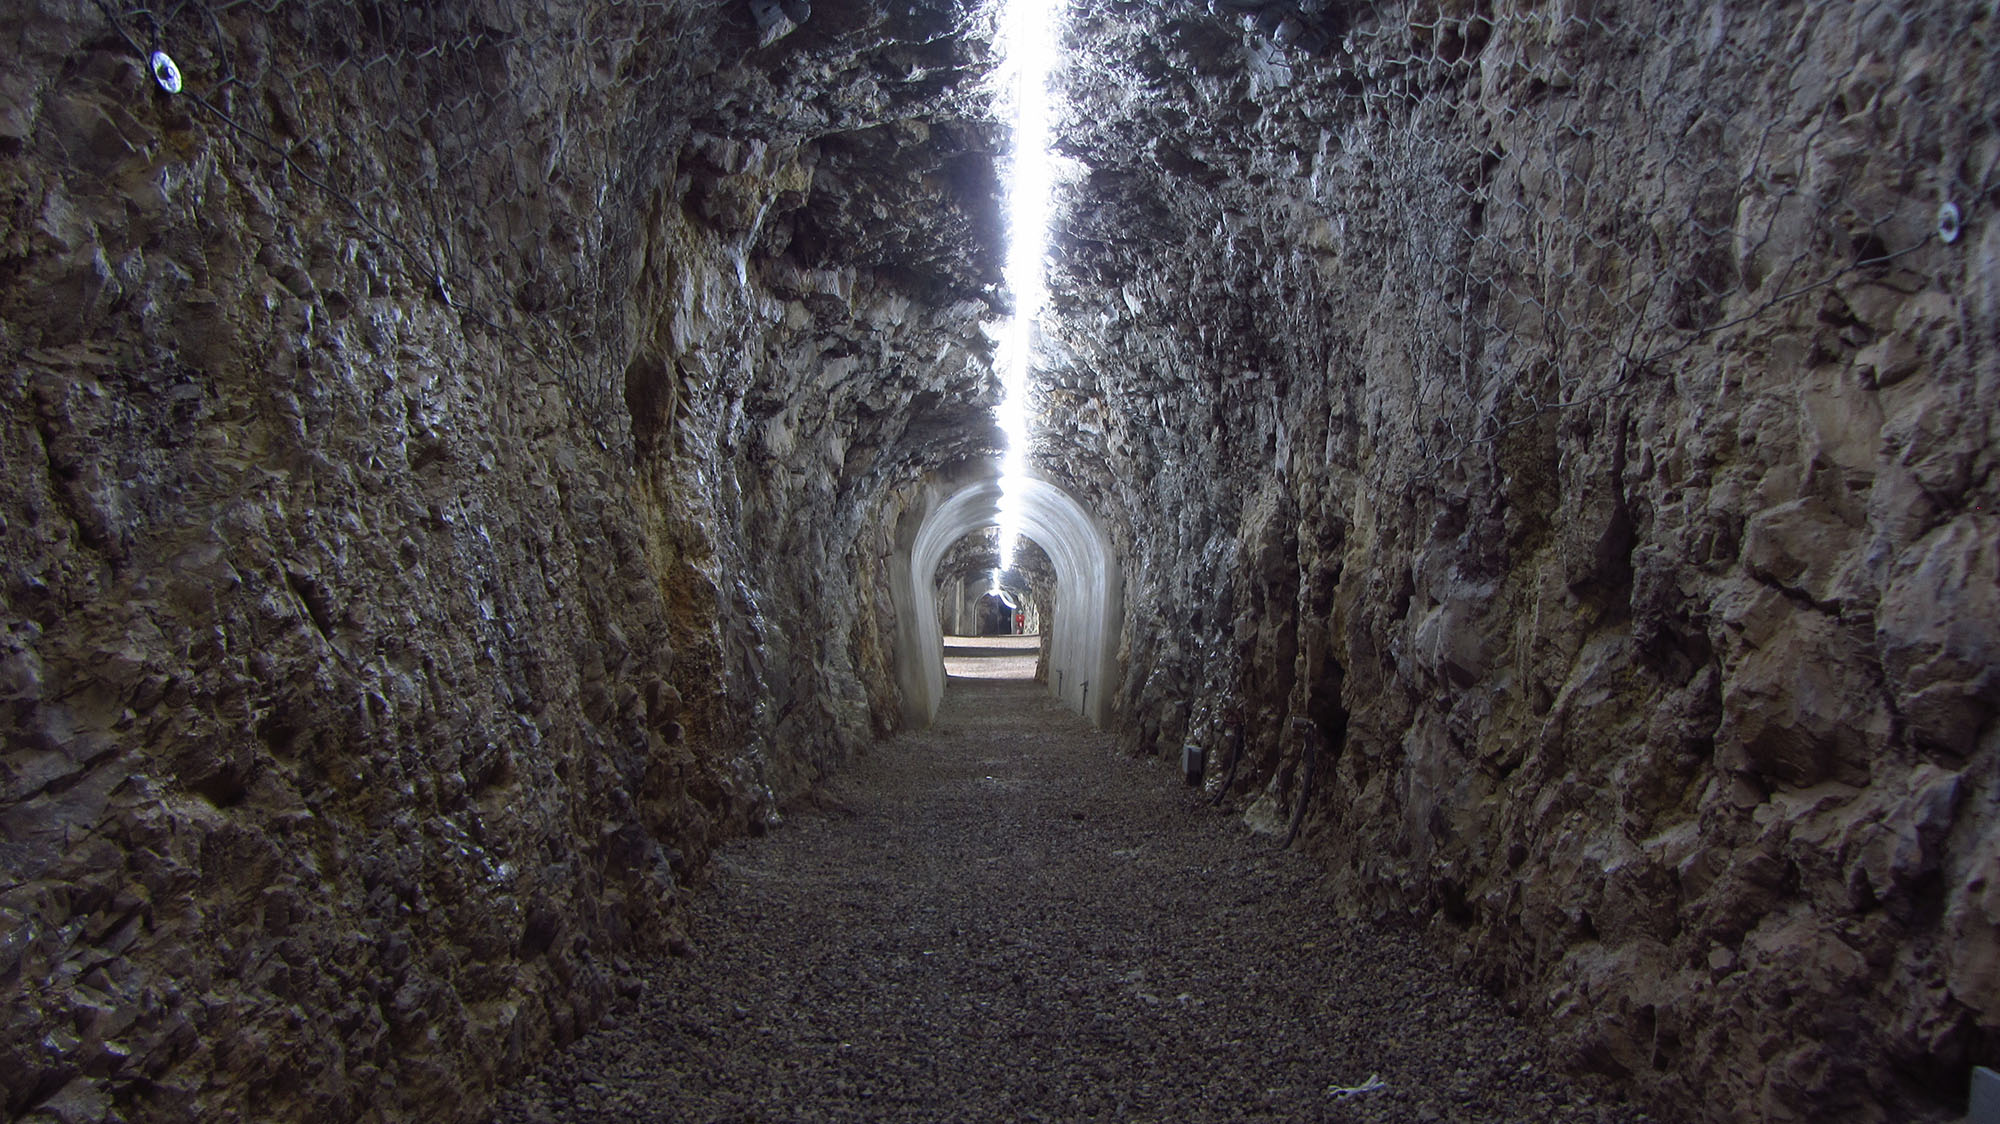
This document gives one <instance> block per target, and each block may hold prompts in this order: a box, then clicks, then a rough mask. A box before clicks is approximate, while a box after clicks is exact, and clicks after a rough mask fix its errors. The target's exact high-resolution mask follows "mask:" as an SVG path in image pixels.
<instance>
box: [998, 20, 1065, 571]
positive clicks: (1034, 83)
mask: <svg viewBox="0 0 2000 1124" xmlns="http://www.w3.org/2000/svg"><path fill="white" fill-rule="evenodd" d="M1000 3H1001V10H1000V37H999V49H1000V55H1001V66H1000V73H1001V92H1002V97H1003V98H1004V99H1005V100H1004V101H1003V103H1002V104H1003V105H1004V107H1005V109H1006V111H1007V112H1008V114H1009V116H1010V117H1011V119H1012V125H1013V141H1014V144H1013V152H1012V159H1011V160H1010V161H1009V164H1008V170H1007V263H1006V282H1007V289H1008V291H1009V293H1010V294H1011V295H1012V296H1013V298H1014V316H1013V319H1011V320H1009V321H1008V322H1007V324H1006V325H1005V326H1004V327H1003V328H1002V331H1001V335H1000V339H999V343H998V347H997V354H996V356H995V358H996V359H997V360H998V362H999V364H1000V388H1001V396H1000V408H999V411H998V413H999V419H998V420H999V422H1000V431H1001V433H1002V434H1003V435H1004V437H1005V440H1006V452H1005V454H1004V455H1003V456H1002V459H1001V462H1000V567H1001V569H1003V570H1005V569H1011V568H1012V567H1013V565H1014V546H1015V543H1016V542H1017V541H1018V540H1019V538H1020V531H1021V512H1020V510H1019V505H1020V493H1021V487H1020V482H1021V481H1022V480H1023V479H1025V478H1026V476H1027V471H1028V382H1029V372H1030V370H1031V369H1032V366H1033V358H1034V340H1035V326H1036V323H1037V322H1038V321H1039V319H1040V317H1041V313H1042V306H1043V305H1045V304H1047V303H1048V295H1049V292H1048V280H1047V278H1046V277H1045V275H1044V268H1045V261H1046V258H1047V256H1048V240H1049V210H1050V198H1051V196H1052V194H1053V185H1054V180H1055V159H1054V155H1053V153H1052V152H1051V151H1050V142H1049V117H1050V93H1049V78H1050V74H1051V72H1052V71H1053V70H1054V69H1055V62H1056V52H1057V51H1058V50H1060V47H1061V42H1062V28H1061V20H1062V16H1063V14H1064V13H1063V9H1064V7H1065V5H1066V0H1000Z"/></svg>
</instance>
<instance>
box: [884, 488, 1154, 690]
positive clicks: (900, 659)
mask: <svg viewBox="0 0 2000 1124" xmlns="http://www.w3.org/2000/svg"><path fill="white" fill-rule="evenodd" d="M961 479H962V478H961ZM1020 488H1021V491H1020V502H1021V509H1020V511H1021V530H1022V535H1023V537H1024V538H1025V539H1026V540H1027V541H1029V542H1032V543H1034V544H1036V545H1037V546H1038V547H1040V548H1041V550H1042V551H1043V552H1044V553H1045V554H1046V556H1047V560H1048V566H1049V570H1050V572H1051V574H1052V578H1053V580H1051V581H1049V582H1048V588H1049V589H1050V591H1051V593H1050V596H1049V599H1048V600H1049V604H1048V607H1047V614H1046V615H1047V619H1046V620H1043V621H1039V622H1037V621H1035V620H1033V619H1032V616H1033V614H1030V615H1029V616H1028V617H1026V618H1024V619H1023V621H1022V627H1023V631H1024V632H1031V633H1039V634H1041V635H1040V638H1039V643H1040V646H1041V649H1042V654H1041V657H1040V666H1041V667H1042V668H1043V669H1045V670H1044V671H1043V673H1042V675H1041V677H1042V678H1043V679H1044V681H1045V682H1046V684H1047V687H1048V689H1049V690H1050V692H1051V693H1053V694H1054V695H1055V696H1056V697H1057V698H1058V699H1059V700H1061V702H1062V703H1063V705H1065V706H1067V707H1068V708H1070V709H1071V710H1074V711H1076V712H1077V713H1079V714H1081V715H1083V716H1084V717H1085V718H1087V719H1089V720H1090V721H1091V722H1093V723H1096V724H1098V725H1102V724H1103V723H1104V722H1105V720H1106V719H1107V718H1109V716H1110V706H1109V702H1110V699H1111V698H1112V696H1113V694H1114V692H1115V690H1116V687H1115V684H1116V683H1117V681H1118V679H1119V677H1120V675H1121V674H1122V672H1121V670H1120V667H1119V664H1118V657H1117V649H1116V644H1117V639H1118V631H1119V626H1120V624H1121V622H1122V620H1123V596H1124V581H1123V577H1122V571H1121V568H1120V566H1119V563H1118V559H1117V557H1116V555H1115V554H1114V553H1113V551H1112V548H1111V542H1110V539H1109V537H1108V536H1107V535H1106V534H1105V532H1104V529H1103V527H1101V526H1100V525H1099V524H1098V522H1097V520H1096V519H1095V518H1094V517H1092V516H1091V514H1090V513H1089V512H1088V511H1086V510H1084V508H1083V506H1082V505H1081V504H1079V503H1078V502H1077V501H1076V499H1075V498H1074V497H1072V496H1071V495H1070V494H1069V493H1068V492H1066V491H1064V490H1063V489H1061V488H1059V487H1057V486H1056V485H1054V484H1051V483H1049V482H1048V481H1045V480H1041V479H1038V478H1028V479H1026V480H1025V481H1023V482H1022V483H1021V485H1020ZM1000 496H1001V488H1000V483H999V481H998V480H997V479H996V478H994V477H993V476H984V477H981V478H978V479H975V480H972V481H970V482H963V483H959V484H957V485H956V486H954V485H953V484H951V483H949V482H943V481H940V482H937V483H935V484H933V485H932V490H931V491H930V493H929V495H928V497H926V499H925V500H924V501H922V502H920V503H918V504H916V505H915V506H913V507H912V508H910V509H909V510H908V511H907V512H906V514H905V515H904V517H903V522H902V524H901V528H900V530H899V533H898V535H897V539H898V543H897V553H896V557H895V561H894V563H893V568H894V578H893V581H892V591H893V596H894V599H895V603H896V617H897V644H896V681H897V685H898V686H899V687H900V688H901V689H902V694H903V708H904V719H905V721H906V722H908V723H909V724H910V725H912V726H924V725H928V724H929V723H930V721H931V719H932V717H933V716H934V715H935V714H936V713H937V707H938V703H939V702H940V701H941V700H942V698H943V694H944V688H945V682H946V678H947V669H946V666H945V661H946V658H947V657H948V655H949V653H947V652H946V651H945V645H944V637H945V635H946V634H947V633H948V632H954V631H955V632H957V633H959V634H963V633H965V632H967V631H974V632H976V629H972V630H968V629H966V628H965V627H964V626H963V625H960V626H957V627H956V628H954V627H953V626H952V624H951V621H950V620H949V619H947V618H948V616H949V614H950V612H951V606H950V605H949V604H948V603H947V602H948V601H949V600H951V598H950V595H949V594H948V593H946V594H945V595H943V596H941V590H940V588H939V583H938V581H937V575H938V570H939V563H940V562H941V561H943V560H944V558H945V557H946V554H947V552H949V551H951V550H952V549H953V548H954V547H955V546H956V545H957V544H959V543H960V542H961V540H963V539H965V538H966V536H967V535H968V534H969V533H972V532H975V531H981V530H984V529H987V528H990V527H992V526H993V525H994V524H995V523H996V522H997V515H998V513H999V503H1000ZM990 568H991V563H985V564H984V566H974V567H964V568H961V569H960V570H959V571H957V572H958V573H959V574H960V575H961V576H960V578H959V580H961V581H962V580H964V577H965V576H974V575H976V577H975V580H976V581H977V582H978V584H977V585H975V586H974V590H975V592H976V594H978V595H982V596H983V595H984V594H986V593H987V592H988V587H986V585H985V583H984V581H983V579H984V578H985V577H986V575H988V574H990V572H991V569H990ZM968 569H969V570H970V571H971V574H968V573H967V571H968ZM1006 581H1007V579H1006V575H1005V572H1003V574H1002V588H1003V591H1006V592H1014V593H1016V594H1017V604H1018V595H1019V594H1020V593H1025V592H1027V586H1026V584H1025V583H1023V584H1021V585H1020V586H1018V587H1010V586H1008V585H1007V584H1006ZM975 600H976V598H975ZM961 603H962V599H961Z"/></svg>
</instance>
